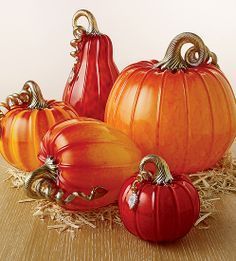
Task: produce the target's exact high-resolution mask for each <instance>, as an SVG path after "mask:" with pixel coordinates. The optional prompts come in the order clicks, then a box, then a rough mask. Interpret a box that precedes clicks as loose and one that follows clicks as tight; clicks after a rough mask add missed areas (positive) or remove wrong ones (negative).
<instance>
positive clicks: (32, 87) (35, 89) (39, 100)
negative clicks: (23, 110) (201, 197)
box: [23, 81, 48, 109]
mask: <svg viewBox="0 0 236 261" xmlns="http://www.w3.org/2000/svg"><path fill="white" fill-rule="evenodd" d="M23 91H25V92H28V93H29V105H28V108H30V109H44V108H48V104H47V102H46V100H45V99H44V98H43V95H42V92H41V90H40V88H39V86H38V84H37V83H36V82H34V81H28V82H26V83H25V84H24V86H23Z"/></svg>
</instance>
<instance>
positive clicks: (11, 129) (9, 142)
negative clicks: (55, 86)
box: [0, 81, 78, 171]
mask: <svg viewBox="0 0 236 261" xmlns="http://www.w3.org/2000/svg"><path fill="white" fill-rule="evenodd" d="M22 93H24V94H25V95H27V97H28V98H27V100H26V101H23V100H21V96H22ZM15 95H16V96H17V99H13V105H10V104H8V103H2V105H4V104H5V105H6V106H5V107H8V111H7V112H6V113H5V114H4V115H3V114H2V115H3V116H2V117H1V121H0V127H1V139H0V153H1V155H2V156H3V158H4V159H5V160H6V161H8V162H9V163H10V164H11V165H13V166H14V167H16V168H18V169H21V170H24V171H31V170H33V169H35V168H37V167H39V166H40V161H39V160H38V152H39V149H40V143H41V140H42V138H43V137H44V135H45V133H46V132H47V131H48V129H50V128H51V127H52V126H53V125H54V124H55V123H58V122H61V121H65V120H68V119H71V118H76V117H78V116H77V113H76V112H75V111H74V110H73V108H72V107H70V106H69V105H66V104H65V103H63V102H56V101H45V100H44V99H43V97H42V94H41V91H40V89H39V87H38V85H37V84H36V83H35V82H32V81H28V82H27V83H25V85H24V87H23V90H22V92H21V93H19V94H18V95H17V94H15ZM9 97H13V96H9ZM7 100H9V99H7Z"/></svg>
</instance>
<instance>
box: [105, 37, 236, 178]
mask: <svg viewBox="0 0 236 261" xmlns="http://www.w3.org/2000/svg"><path fill="white" fill-rule="evenodd" d="M185 43H192V44H194V47H191V48H190V49H189V50H188V51H187V53H186V56H185V59H183V58H182V56H181V47H182V46H183V45H184V44H185ZM197 55H198V56H197ZM105 121H106V122H107V123H108V124H110V125H111V126H113V127H115V128H117V129H119V130H121V131H123V132H124V133H126V134H127V135H129V136H130V137H131V138H132V139H133V141H134V142H135V143H136V144H137V145H138V146H139V147H140V149H141V151H142V153H143V155H147V154H150V153H154V154H158V155H160V156H161V157H163V158H164V159H165V160H166V161H167V162H168V164H169V166H170V170H171V172H172V173H173V174H182V173H194V172H197V171H202V170H205V169H208V168H211V167H213V166H214V165H215V164H216V163H217V161H219V160H220V158H221V157H222V156H223V155H224V153H225V152H226V151H227V150H228V149H229V147H230V146H231V144H232V142H233V140H234V138H235V134H236V106H235V98H234V94H233V91H232V89H231V86H230V84H229V82H228V80H227V79H226V77H225V75H224V74H223V73H222V71H221V70H220V69H219V67H218V66H217V61H216V56H215V54H214V53H212V52H210V51H209V50H208V48H207V47H206V46H205V45H204V43H203V41H202V40H201V38H200V37H198V36H197V35H195V34H192V33H183V34H180V35H178V36H177V37H176V38H174V40H173V41H172V42H171V44H170V46H169V48H168V50H167V53H166V56H165V57H164V59H163V61H161V62H159V63H158V62H157V61H149V62H148V61H142V62H138V63H135V64H132V65H130V66H128V67H127V68H125V69H124V70H123V71H122V72H121V74H120V75H119V77H118V79H117V81H116V82H115V84H114V87H113V89H112V91H111V93H110V96H109V98H108V102H107V106H106V116H105Z"/></svg>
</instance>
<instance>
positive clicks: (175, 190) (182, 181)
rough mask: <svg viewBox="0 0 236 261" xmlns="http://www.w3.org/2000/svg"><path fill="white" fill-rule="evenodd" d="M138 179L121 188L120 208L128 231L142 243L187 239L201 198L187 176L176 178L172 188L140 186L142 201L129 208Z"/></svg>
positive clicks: (126, 183) (197, 215)
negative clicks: (134, 185) (141, 240)
mask: <svg viewBox="0 0 236 261" xmlns="http://www.w3.org/2000/svg"><path fill="white" fill-rule="evenodd" d="M134 179H135V177H131V178H130V179H128V180H127V181H126V182H125V183H124V185H123V186H122V188H121V192H120V196H119V209H120V215H121V219H122V221H123V223H124V225H125V227H126V228H127V230H128V231H129V232H131V233H132V234H134V235H135V236H137V237H140V238H141V239H143V240H148V241H153V242H166V241H173V240H176V239H178V238H181V237H183V236H185V235H186V234H187V233H188V232H189V230H190V229H191V227H192V226H193V224H194V223H195V221H196V220H197V218H198V217H199V211H200V202H199V196H198V193H197V191H196V189H195V188H194V186H193V185H192V183H191V181H190V180H189V179H188V178H186V177H185V176H175V177H174V180H173V182H172V183H171V184H169V185H153V184H151V183H149V182H144V183H142V184H141V185H139V186H138V198H139V201H138V203H137V205H136V206H135V207H134V209H130V208H129V205H128V199H129V196H130V195H131V193H132V191H131V184H132V183H133V181H134Z"/></svg>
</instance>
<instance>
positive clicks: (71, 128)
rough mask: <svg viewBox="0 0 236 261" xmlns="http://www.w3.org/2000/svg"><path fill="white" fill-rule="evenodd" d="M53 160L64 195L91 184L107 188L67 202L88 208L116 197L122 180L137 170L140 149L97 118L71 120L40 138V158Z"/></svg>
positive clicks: (86, 190) (87, 189) (69, 206)
mask: <svg viewBox="0 0 236 261" xmlns="http://www.w3.org/2000/svg"><path fill="white" fill-rule="evenodd" d="M48 156H51V157H53V158H54V161H55V162H56V164H57V166H58V169H59V174H58V180H57V181H58V187H59V188H61V189H63V191H64V192H65V195H64V196H65V198H66V197H67V196H68V195H69V194H70V193H73V192H75V191H80V192H83V193H85V194H89V193H90V192H91V190H92V189H93V188H94V187H97V186H98V187H103V188H104V189H106V190H108V193H107V194H105V196H103V197H101V198H98V199H95V200H92V201H86V200H83V199H80V198H76V199H74V200H73V201H72V202H71V203H69V204H66V205H65V208H67V209H70V210H88V209H92V208H98V207H102V206H106V205H108V204H110V203H113V202H114V201H116V200H117V199H118V194H119V190H120V188H121V186H122V184H123V183H124V181H125V180H126V179H127V178H128V177H130V176H131V175H132V173H134V172H135V171H137V170H138V166H139V162H140V160H141V152H140V150H139V149H138V147H137V146H136V145H135V144H134V143H133V141H132V140H131V139H130V138H129V137H128V136H127V135H125V134H123V133H122V132H120V131H118V130H115V129H113V128H111V127H109V126H108V125H107V124H104V123H103V122H100V121H96V120H86V119H82V118H81V119H73V120H69V121H66V122H63V123H60V124H58V125H55V126H54V127H53V128H52V129H50V130H49V131H48V133H47V134H46V135H45V138H44V139H43V142H42V146H41V152H40V154H39V158H40V160H41V161H42V163H44V162H45V160H46V158H47V157H48Z"/></svg>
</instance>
